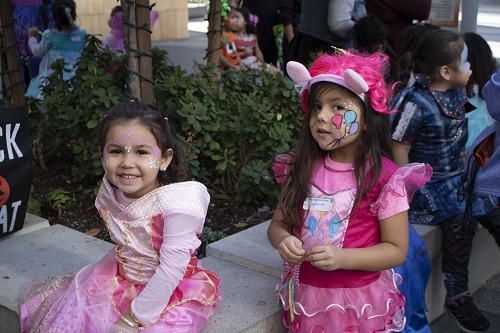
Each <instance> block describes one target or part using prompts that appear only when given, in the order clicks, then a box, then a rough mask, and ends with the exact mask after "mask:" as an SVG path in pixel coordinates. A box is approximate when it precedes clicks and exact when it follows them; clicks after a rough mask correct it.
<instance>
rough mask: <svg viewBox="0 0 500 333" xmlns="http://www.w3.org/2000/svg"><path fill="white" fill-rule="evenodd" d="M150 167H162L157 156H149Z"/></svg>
mask: <svg viewBox="0 0 500 333" xmlns="http://www.w3.org/2000/svg"><path fill="white" fill-rule="evenodd" d="M149 167H150V168H151V169H159V168H160V161H158V158H157V157H151V158H149Z"/></svg>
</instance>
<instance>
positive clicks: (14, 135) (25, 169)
mask: <svg viewBox="0 0 500 333" xmlns="http://www.w3.org/2000/svg"><path fill="white" fill-rule="evenodd" d="M32 180H33V153H32V148H31V137H30V127H29V117H28V108H27V107H4V106H0V237H1V236H5V235H8V234H11V233H13V232H15V231H18V230H20V229H22V228H23V225H24V219H25V217H26V208H27V206H28V200H29V196H30V189H31V182H32Z"/></svg>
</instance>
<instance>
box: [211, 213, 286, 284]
mask: <svg viewBox="0 0 500 333" xmlns="http://www.w3.org/2000/svg"><path fill="white" fill-rule="evenodd" d="M270 223H271V221H266V222H263V223H260V224H258V225H256V226H254V227H252V228H248V229H246V230H243V231H240V232H238V233H236V234H233V235H231V236H229V237H226V238H223V239H221V240H219V241H217V242H214V243H211V244H208V246H207V255H209V256H214V257H218V258H221V259H224V260H227V261H229V262H232V263H236V264H238V265H242V266H245V267H248V268H251V269H255V270H257V271H259V272H262V273H265V274H268V275H271V276H274V277H276V278H279V277H280V275H281V268H282V266H283V260H282V259H281V258H280V256H279V254H278V252H277V251H276V250H275V249H274V248H273V247H272V246H271V244H269V241H268V240H267V228H268V227H269V224H270Z"/></svg>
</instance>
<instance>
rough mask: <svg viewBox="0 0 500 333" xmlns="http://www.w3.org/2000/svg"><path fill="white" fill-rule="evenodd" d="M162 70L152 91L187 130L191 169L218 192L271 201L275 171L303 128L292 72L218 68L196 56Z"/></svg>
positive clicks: (174, 120)
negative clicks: (191, 65)
mask: <svg viewBox="0 0 500 333" xmlns="http://www.w3.org/2000/svg"><path fill="white" fill-rule="evenodd" d="M197 67H198V70H199V71H198V72H196V73H192V74H186V73H185V72H184V71H181V70H179V69H177V70H172V71H169V72H165V73H162V74H161V77H160V79H159V80H158V83H157V84H156V85H155V96H156V97H157V99H158V102H159V103H160V105H161V107H162V108H163V109H165V110H167V112H168V114H169V119H172V123H173V124H174V125H175V126H176V127H177V132H178V133H180V135H181V136H183V137H184V138H185V140H184V142H185V143H186V144H187V146H186V154H187V155H188V160H189V161H190V167H191V173H192V175H193V176H194V177H196V178H198V179H199V180H200V181H202V182H203V183H205V184H208V185H209V187H211V188H213V189H216V190H217V191H219V192H222V193H227V194H230V195H235V199H236V200H238V201H241V202H247V203H254V204H258V203H262V202H268V203H269V202H271V203H272V202H274V201H275V200H276V198H277V195H278V188H277V186H276V183H275V182H274V179H273V176H272V174H271V173H270V170H271V167H272V163H273V161H274V158H275V156H276V155H277V154H279V153H282V152H286V151H289V150H290V149H291V148H292V147H293V145H294V144H295V140H296V138H297V136H298V131H299V129H300V123H301V119H300V115H301V114H302V111H301V110H300V103H299V98H298V94H297V93H296V92H295V91H294V90H293V83H292V81H291V80H289V79H287V78H284V77H283V76H282V75H281V74H280V73H277V74H271V73H267V72H265V71H258V72H254V71H234V70H232V69H230V70H229V71H227V72H221V75H220V79H219V80H215V79H216V78H217V77H216V76H214V72H215V71H216V69H214V67H213V65H206V66H203V65H199V64H197Z"/></svg>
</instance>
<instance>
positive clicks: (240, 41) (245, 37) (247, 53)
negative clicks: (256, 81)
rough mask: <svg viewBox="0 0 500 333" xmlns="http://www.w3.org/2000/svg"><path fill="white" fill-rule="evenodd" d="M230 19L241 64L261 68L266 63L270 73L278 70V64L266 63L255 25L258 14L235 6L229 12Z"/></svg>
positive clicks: (251, 67)
mask: <svg viewBox="0 0 500 333" xmlns="http://www.w3.org/2000/svg"><path fill="white" fill-rule="evenodd" d="M229 21H230V22H231V27H232V29H233V31H234V35H235V37H236V39H235V41H234V43H235V44H236V49H237V50H238V54H239V57H240V59H241V65H244V66H245V67H246V68H250V69H261V68H262V65H263V64H264V66H265V68H266V69H267V70H268V71H269V72H270V73H275V72H277V71H278V69H277V68H276V66H274V65H272V64H266V63H265V61H264V55H263V53H262V51H261V49H260V46H259V40H258V38H257V35H256V30H255V26H256V25H257V23H258V18H257V16H256V15H252V14H250V12H249V11H248V9H247V8H245V7H242V8H235V9H233V10H231V12H230V13H229Z"/></svg>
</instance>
